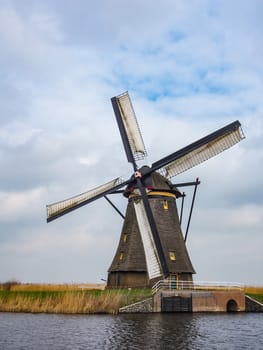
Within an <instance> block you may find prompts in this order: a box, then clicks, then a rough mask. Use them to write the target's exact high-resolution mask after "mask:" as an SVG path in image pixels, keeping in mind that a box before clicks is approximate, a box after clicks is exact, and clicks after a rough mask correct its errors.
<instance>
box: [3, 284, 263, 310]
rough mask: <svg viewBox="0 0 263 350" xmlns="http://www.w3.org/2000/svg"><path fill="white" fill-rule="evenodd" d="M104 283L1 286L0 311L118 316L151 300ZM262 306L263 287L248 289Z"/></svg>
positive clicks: (144, 291) (141, 292) (146, 293)
mask: <svg viewBox="0 0 263 350" xmlns="http://www.w3.org/2000/svg"><path fill="white" fill-rule="evenodd" d="M104 287H105V286H104V285H103V284H97V285H96V284H92V285H91V284H81V285H79V284H65V285H51V284H13V285H3V284H2V285H1V286H0V312H27V313H57V314H99V313H104V314H117V313H118V312H119V309H120V308H121V307H123V306H125V305H130V304H133V303H136V302H138V301H142V300H145V299H147V298H149V297H151V289H106V290H105V289H104ZM244 292H245V294H247V295H249V296H251V297H252V298H254V299H256V300H258V301H259V302H261V303H263V287H245V288H244Z"/></svg>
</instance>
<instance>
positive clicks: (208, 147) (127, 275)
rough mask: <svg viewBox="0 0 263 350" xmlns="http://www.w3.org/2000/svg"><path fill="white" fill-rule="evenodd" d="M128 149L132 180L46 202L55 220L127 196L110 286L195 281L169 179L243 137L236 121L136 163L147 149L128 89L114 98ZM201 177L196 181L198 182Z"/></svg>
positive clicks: (174, 188) (119, 180) (175, 192)
mask: <svg viewBox="0 0 263 350" xmlns="http://www.w3.org/2000/svg"><path fill="white" fill-rule="evenodd" d="M111 101H112V105H113V109H114V113H115V116H116V119H117V123H118V127H119V130H120V134H121V138H122V141H123V145H124V149H125V153H126V156H127V159H128V162H130V163H131V164H132V166H133V171H134V173H133V175H132V176H131V178H130V179H128V180H123V179H122V178H121V177H118V178H116V179H114V180H112V181H110V182H108V183H106V184H104V185H101V186H99V187H97V188H95V189H93V190H89V191H87V192H84V193H82V194H80V195H77V196H74V197H71V198H69V199H66V200H63V201H60V202H56V203H53V204H50V205H47V215H48V216H47V221H48V222H49V221H52V220H54V219H57V218H58V217H60V216H62V215H65V214H67V213H69V212H71V211H73V210H75V209H77V208H79V207H81V206H83V205H86V204H88V203H90V202H92V201H94V200H97V199H99V198H102V197H105V198H106V199H107V200H108V201H109V202H110V203H111V204H112V202H111V201H110V200H109V199H108V197H106V196H107V195H109V194H114V193H123V194H124V195H125V196H126V197H127V198H128V206H127V210H126V215H125V217H124V224H123V227H122V231H121V235H120V240H119V245H118V247H117V250H116V254H115V256H114V258H113V261H112V264H111V266H110V268H109V271H108V282H107V285H108V287H146V286H150V285H152V284H153V283H154V282H155V281H157V280H158V279H162V278H164V277H168V276H169V277H171V278H172V279H174V281H175V282H178V281H192V275H193V274H194V273H195V271H194V268H193V266H192V263H191V260H190V258H189V254H188V252H187V248H186V245H185V237H183V234H182V231H181V226H180V221H181V220H180V219H179V215H178V212H177V206H176V199H177V198H179V197H181V196H182V194H181V192H180V191H179V190H178V187H179V186H180V185H182V184H177V185H175V184H173V183H172V182H171V181H170V179H171V178H172V177H174V176H176V175H177V174H179V173H181V172H184V171H186V170H188V169H189V168H191V167H194V166H196V165H198V164H200V163H201V162H203V161H205V160H207V159H209V158H211V157H213V156H215V155H217V154H218V153H220V152H222V151H224V150H225V149H227V148H229V147H231V146H233V145H234V144H236V143H237V142H239V141H240V140H241V139H243V138H244V135H243V132H242V129H241V124H240V122H239V121H235V122H233V123H231V124H229V125H227V126H225V127H223V128H221V129H219V130H217V131H215V132H213V133H212V134H210V135H208V136H206V137H204V138H202V139H200V140H198V141H196V142H194V143H192V144H190V145H188V146H186V147H184V148H182V149H181V150H179V151H177V152H174V153H172V154H170V155H168V156H167V157H164V158H162V159H160V160H159V161H157V162H155V163H153V164H152V166H151V167H149V166H143V167H141V168H138V165H137V163H138V161H139V160H143V159H144V158H145V157H146V149H145V146H144V142H143V139H142V136H141V133H140V130H139V127H138V123H137V120H136V116H135V113H134V110H133V107H132V104H131V100H130V98H129V95H128V93H127V92H126V93H124V94H121V95H119V96H116V97H113V98H112V99H111ZM197 184H198V181H196V182H195V186H196V185H197Z"/></svg>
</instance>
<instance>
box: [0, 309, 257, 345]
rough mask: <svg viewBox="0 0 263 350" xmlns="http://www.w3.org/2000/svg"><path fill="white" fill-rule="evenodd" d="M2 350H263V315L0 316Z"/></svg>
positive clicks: (6, 314)
mask: <svg viewBox="0 0 263 350" xmlns="http://www.w3.org/2000/svg"><path fill="white" fill-rule="evenodd" d="M0 349H1V350H9V349H10V350H16V349H19V350H23V349H26V350H31V349H32V350H36V349H37V350H45V349H54V350H56V349H61V350H62V349H63V350H66V349H70V350H72V349H100V350H101V349H103V350H104V349H111V350H112V349H118V350H119V349H120V350H122V349H123V350H124V349H125V350H126V349H184V350H188V349H189V350H190V349H191V350H195V349H209V350H210V349H216V350H218V349H224V350H225V349H228V350H230V349H238V350H241V349H253V350H257V349H260V350H261V349H263V314H246V313H237V314H129V315H128V314H126V315H124V314H123V315H116V316H110V315H85V316H82V315H81V316H78V315H76V316H72V315H70V316H69V315H48V314H12V313H0Z"/></svg>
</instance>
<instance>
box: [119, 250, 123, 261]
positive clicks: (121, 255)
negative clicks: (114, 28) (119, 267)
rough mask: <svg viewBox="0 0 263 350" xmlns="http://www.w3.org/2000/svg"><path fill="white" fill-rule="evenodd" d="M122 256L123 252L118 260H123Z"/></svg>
mask: <svg viewBox="0 0 263 350" xmlns="http://www.w3.org/2000/svg"><path fill="white" fill-rule="evenodd" d="M123 255H124V254H123V252H121V253H120V257H119V259H120V260H123Z"/></svg>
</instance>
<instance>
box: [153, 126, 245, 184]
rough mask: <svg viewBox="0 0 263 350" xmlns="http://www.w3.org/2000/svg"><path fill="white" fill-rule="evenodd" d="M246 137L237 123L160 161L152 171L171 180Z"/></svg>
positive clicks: (154, 165)
mask: <svg viewBox="0 0 263 350" xmlns="http://www.w3.org/2000/svg"><path fill="white" fill-rule="evenodd" d="M244 137H245V136H244V134H243V131H242V129H241V124H240V122H239V121H235V122H233V123H231V124H229V125H227V126H225V127H223V128H221V129H219V130H217V131H215V132H214V133H212V134H210V135H208V136H206V137H204V138H202V139H200V140H198V141H196V142H194V143H192V144H190V145H189V146H187V147H184V148H182V149H181V150H179V151H177V152H175V153H173V154H171V155H169V156H167V157H165V158H163V159H161V160H159V161H158V162H156V163H154V164H153V165H152V170H159V172H160V173H161V174H162V175H164V176H165V177H166V178H171V177H173V176H175V175H177V174H180V173H182V172H184V171H186V170H188V169H190V168H192V167H194V166H196V165H198V164H200V163H202V162H204V161H206V160H207V159H209V158H212V157H214V156H216V155H217V154H219V153H221V152H223V151H224V150H226V149H228V148H230V147H232V146H233V145H235V144H236V143H238V142H239V141H241V140H242V139H243V138H244Z"/></svg>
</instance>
